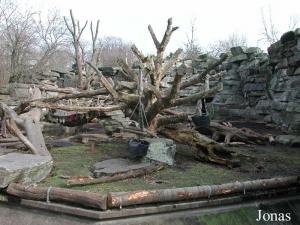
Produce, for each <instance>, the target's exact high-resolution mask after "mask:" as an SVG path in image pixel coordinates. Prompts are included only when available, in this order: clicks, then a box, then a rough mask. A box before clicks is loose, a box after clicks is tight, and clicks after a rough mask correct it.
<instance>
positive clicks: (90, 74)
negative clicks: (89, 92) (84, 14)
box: [86, 20, 100, 89]
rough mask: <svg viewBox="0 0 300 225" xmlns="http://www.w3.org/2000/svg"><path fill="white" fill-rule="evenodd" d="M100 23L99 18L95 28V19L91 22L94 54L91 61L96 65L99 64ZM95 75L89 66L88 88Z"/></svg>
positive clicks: (87, 71) (87, 73)
mask: <svg viewBox="0 0 300 225" xmlns="http://www.w3.org/2000/svg"><path fill="white" fill-rule="evenodd" d="M99 23H100V21H99V20H97V24H96V27H95V30H94V28H93V21H91V24H90V30H91V36H92V55H91V59H90V62H91V63H92V64H94V65H96V66H97V65H98V60H97V59H99V57H98V55H99V54H98V49H97V47H96V44H97V39H98V33H99ZM93 75H94V73H93V71H91V70H90V69H89V67H88V68H87V70H86V76H87V82H86V89H89V87H90V83H91V82H92V81H93V79H94V76H93Z"/></svg>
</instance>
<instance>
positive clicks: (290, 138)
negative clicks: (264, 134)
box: [275, 135, 300, 147]
mask: <svg viewBox="0 0 300 225" xmlns="http://www.w3.org/2000/svg"><path fill="white" fill-rule="evenodd" d="M275 142H276V143H278V144H282V145H289V146H292V147H299V146H300V136H294V135H279V136H277V137H276V138H275Z"/></svg>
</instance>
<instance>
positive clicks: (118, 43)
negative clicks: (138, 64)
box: [97, 36, 136, 66]
mask: <svg viewBox="0 0 300 225" xmlns="http://www.w3.org/2000/svg"><path fill="white" fill-rule="evenodd" d="M131 45H132V44H130V43H126V42H124V41H123V40H122V39H121V38H119V37H113V36H108V37H103V38H101V39H100V40H99V41H98V43H97V49H98V53H97V58H98V59H97V60H100V62H101V65H103V66H119V64H118V59H126V60H127V63H128V64H129V65H131V64H132V63H133V62H134V61H135V60H136V57H135V55H134V54H133V52H132V51H131Z"/></svg>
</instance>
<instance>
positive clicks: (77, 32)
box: [64, 9, 88, 89]
mask: <svg viewBox="0 0 300 225" xmlns="http://www.w3.org/2000/svg"><path fill="white" fill-rule="evenodd" d="M70 17H71V22H72V27H71V26H70V25H69V23H68V22H67V19H66V17H64V20H65V24H66V26H67V28H68V30H69V32H70V33H71V35H72V38H73V45H74V49H75V57H76V67H77V73H78V87H79V88H80V89H83V88H84V87H83V78H82V57H81V54H80V37H81V35H82V33H83V31H84V29H85V27H86V25H87V22H88V21H86V22H85V24H84V26H83V27H82V28H81V27H80V23H79V21H77V23H76V22H75V19H74V16H73V12H72V10H71V9H70Z"/></svg>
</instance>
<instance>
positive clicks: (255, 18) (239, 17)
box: [21, 0, 300, 53]
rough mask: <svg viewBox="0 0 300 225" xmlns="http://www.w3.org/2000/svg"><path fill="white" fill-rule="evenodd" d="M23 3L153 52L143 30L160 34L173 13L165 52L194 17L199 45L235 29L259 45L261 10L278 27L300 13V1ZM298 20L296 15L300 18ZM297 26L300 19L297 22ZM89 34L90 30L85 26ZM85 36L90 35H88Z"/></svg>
mask: <svg viewBox="0 0 300 225" xmlns="http://www.w3.org/2000/svg"><path fill="white" fill-rule="evenodd" d="M21 2H22V4H26V6H27V7H28V6H31V7H33V8H34V9H38V10H41V11H45V12H47V10H49V9H51V8H57V9H59V10H60V11H61V14H62V15H67V16H68V15H69V9H71V8H72V10H73V14H74V16H75V17H76V18H77V19H79V20H80V21H82V23H83V22H84V21H85V20H89V21H90V20H94V21H96V20H97V19H99V20H100V31H99V35H100V36H118V37H121V38H123V39H124V40H126V41H130V42H133V43H135V44H136V45H137V46H138V47H139V48H140V49H141V50H142V51H144V52H145V53H153V52H154V45H153V43H152V40H151V37H150V35H149V33H148V30H147V25H148V24H151V25H152V27H153V29H154V31H155V32H156V34H157V36H158V37H159V38H161V37H162V35H163V32H164V29H165V27H166V24H167V19H168V18H169V17H173V24H174V26H179V28H180V29H178V30H177V31H176V32H175V33H174V35H173V36H172V39H171V42H170V45H169V48H168V51H174V50H175V49H176V48H178V47H181V46H182V44H183V43H184V42H185V41H186V35H187V33H188V31H189V27H190V22H191V20H192V19H193V18H196V38H197V39H198V40H199V42H200V44H201V45H202V46H203V47H206V46H207V45H209V44H210V43H214V42H216V41H217V40H221V39H224V38H226V37H228V36H229V35H230V34H232V33H233V32H235V33H240V34H243V35H245V36H246V37H247V40H248V42H249V44H250V45H252V46H257V45H258V44H260V45H261V46H262V43H257V40H259V39H260V38H261V36H260V33H261V32H262V22H261V9H264V10H265V13H266V14H268V12H269V8H271V11H272V18H273V22H274V24H275V25H276V27H277V29H278V30H279V31H280V32H285V31H287V30H288V28H289V18H290V17H291V16H298V17H299V16H300V0H285V1H282V0H278V1H277V0H273V1H272V0H247V1H245V0H244V1H243V0H224V1H222V0H220V1H217V0H205V1H201V0H25V1H21ZM299 20H300V19H299ZM299 26H300V23H299ZM85 32H86V35H89V30H86V31H85ZM87 37H88V36H87Z"/></svg>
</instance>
